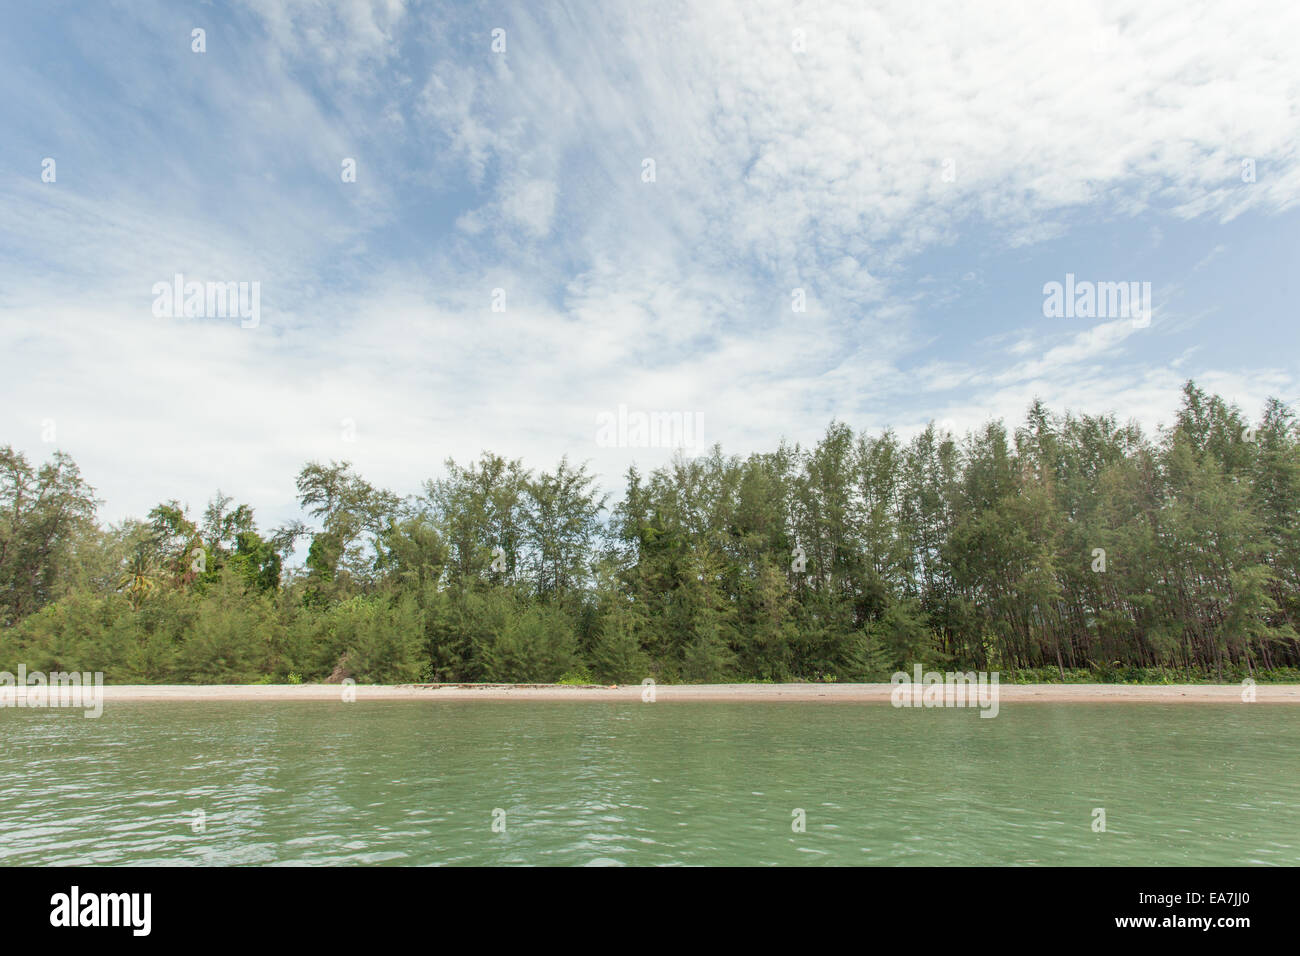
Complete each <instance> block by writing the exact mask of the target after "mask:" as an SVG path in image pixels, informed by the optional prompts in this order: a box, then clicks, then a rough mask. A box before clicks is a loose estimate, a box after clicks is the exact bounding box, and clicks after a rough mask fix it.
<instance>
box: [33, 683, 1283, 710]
mask: <svg viewBox="0 0 1300 956" xmlns="http://www.w3.org/2000/svg"><path fill="white" fill-rule="evenodd" d="M350 689H351V690H353V691H355V699H356V700H357V701H398V700H405V701H412V700H419V701H425V700H428V701H436V700H447V701H475V700H478V701H503V700H532V701H592V702H594V701H605V702H609V703H640V702H641V695H642V690H643V688H642V687H641V685H639V684H623V685H618V686H610V685H599V684H597V685H561V684H358V685H356V686H355V687H352V688H350ZM893 689H894V688H893V685H891V684H657V685H655V688H654V692H655V702H656V703H673V702H681V703H685V702H690V701H697V702H699V701H709V702H734V703H761V702H774V701H779V702H786V703H804V702H806V703H857V704H872V703H889V701H890V692H891V691H892V690H893ZM17 690H18V691H19V693H18V695H17V696H18V697H20V698H21V697H23V696H25V695H24V694H23V693H22V688H17ZM344 690H345V688H344V686H343V685H341V684H105V685H104V686H103V688H102V692H103V700H104V702H105V703H116V702H163V701H180V702H202V701H338V702H342V701H343V692H344ZM1241 693H1242V687H1241V685H1240V684H1150V685H1143V684H1001V685H999V687H998V695H999V699H1000V702H1001V703H1002V704H1004V705H1005V704H1020V703H1050V704H1063V703H1084V704H1090V703H1200V704H1208V703H1216V704H1240V703H1242V702H1243V701H1242V699H1241ZM1255 697H1256V700H1255V702H1256V703H1273V704H1278V703H1284V704H1300V684H1257V685H1256V686H1255Z"/></svg>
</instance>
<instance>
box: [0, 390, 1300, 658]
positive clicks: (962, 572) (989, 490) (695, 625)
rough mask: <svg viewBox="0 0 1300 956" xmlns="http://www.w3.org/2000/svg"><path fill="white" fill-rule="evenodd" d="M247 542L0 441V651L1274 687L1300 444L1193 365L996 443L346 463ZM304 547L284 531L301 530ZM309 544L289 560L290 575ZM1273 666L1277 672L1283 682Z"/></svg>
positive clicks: (1299, 597) (1295, 554) (222, 506)
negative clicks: (103, 515) (106, 519)
mask: <svg viewBox="0 0 1300 956" xmlns="http://www.w3.org/2000/svg"><path fill="white" fill-rule="evenodd" d="M297 488H298V495H299V504H300V505H301V507H302V512H303V517H304V521H294V522H292V523H290V524H289V525H287V526H285V527H282V528H277V529H273V530H268V531H261V530H259V529H258V527H257V523H256V520H255V515H254V512H253V509H252V508H251V507H250V506H248V505H245V504H238V503H236V502H234V501H233V500H232V499H231V498H229V497H228V496H226V495H223V494H222V493H221V492H220V491H218V492H217V493H216V495H215V496H214V497H213V499H212V500H211V501H210V502H209V503H208V505H207V506H206V507H205V508H204V509H203V511H202V513H201V515H200V516H199V517H198V518H192V517H191V516H190V515H189V514H188V513H187V511H186V508H185V507H184V506H182V505H181V504H180V503H179V502H177V501H175V500H168V501H164V502H162V503H160V504H158V505H157V506H156V507H155V508H153V509H152V510H150V512H149V513H148V515H147V516H146V518H145V519H144V520H141V521H134V520H133V521H126V522H123V523H122V524H119V525H114V526H110V527H106V528H104V527H99V526H98V525H97V524H96V523H95V520H94V516H95V506H96V502H95V500H94V493H93V489H91V488H90V487H89V486H88V485H86V483H85V482H84V481H83V480H82V479H81V476H80V474H79V472H78V470H77V468H76V465H75V464H74V463H73V462H72V461H71V459H70V458H68V457H67V456H66V455H63V454H62V453H56V454H55V455H54V456H53V458H52V459H51V460H50V461H49V462H48V463H46V464H44V465H40V466H33V465H32V464H30V463H29V462H28V461H27V459H26V458H25V457H24V456H23V455H22V454H20V453H19V452H16V451H14V450H13V449H12V448H0V667H7V668H8V669H10V670H13V669H15V668H16V666H17V664H18V663H25V664H27V666H28V667H29V668H33V669H36V668H40V669H45V670H60V669H64V670H66V669H74V668H75V669H82V670H102V671H104V673H105V676H106V677H107V679H109V680H114V681H142V682H156V681H250V682H284V681H291V682H292V681H297V680H303V681H325V680H340V679H342V678H344V677H352V678H354V679H356V680H358V681H367V682H369V681H379V682H400V681H414V680H422V681H529V682H531V681H538V682H548V681H555V680H564V681H570V682H586V681H592V680H599V681H603V682H617V683H639V682H640V681H641V680H643V679H645V678H646V677H654V678H655V679H656V680H659V681H674V680H687V681H790V680H807V681H832V680H836V681H842V680H888V677H889V675H890V673H892V672H893V671H894V670H897V669H909V668H910V667H911V666H912V665H915V664H917V663H920V664H922V665H924V666H925V667H927V668H945V667H951V668H960V669H963V670H970V669H982V670H998V671H1001V672H1003V673H1004V675H1005V676H1004V679H1006V680H1012V681H1028V680H1034V681H1051V680H1055V681H1067V682H1069V681H1080V680H1100V681H1107V682H1134V681H1139V682H1147V683H1149V682H1155V683H1170V682H1174V681H1183V680H1216V681H1239V680H1241V679H1243V678H1244V677H1254V678H1255V679H1256V680H1270V679H1285V675H1292V676H1291V678H1290V679H1294V675H1296V674H1297V673H1298V671H1297V669H1298V668H1300V636H1298V632H1297V628H1298V627H1300V505H1298V504H1297V503H1298V502H1300V430H1298V429H1297V425H1296V420H1295V416H1294V414H1293V413H1292V411H1291V410H1290V409H1289V408H1288V407H1287V406H1286V405H1284V404H1282V403H1280V402H1277V401H1274V400H1270V401H1269V403H1268V404H1267V405H1266V407H1265V409H1264V413H1263V416H1262V417H1261V419H1260V420H1259V422H1258V423H1257V424H1256V425H1255V426H1254V427H1251V428H1248V427H1247V421H1246V419H1245V417H1244V416H1243V415H1242V413H1241V412H1240V411H1239V410H1237V409H1236V408H1234V407H1232V406H1230V405H1228V404H1227V403H1225V402H1224V401H1223V400H1222V399H1221V398H1219V397H1217V396H1213V395H1209V394H1207V393H1205V392H1203V391H1202V390H1200V389H1199V388H1197V387H1196V386H1195V385H1194V384H1193V383H1190V382H1189V383H1187V385H1186V386H1185V388H1184V390H1183V395H1182V406H1181V408H1180V410H1179V413H1178V415H1177V417H1176V420H1175V422H1174V425H1173V426H1172V427H1171V428H1169V429H1167V430H1163V431H1161V432H1160V433H1159V434H1158V435H1157V436H1154V437H1148V436H1145V435H1143V434H1142V432H1141V430H1140V429H1139V428H1137V427H1136V426H1135V425H1131V424H1128V425H1126V424H1121V423H1119V422H1117V421H1115V420H1114V419H1113V418H1111V417H1107V416H1096V417H1090V416H1075V415H1070V414H1066V415H1053V414H1052V413H1051V412H1049V411H1048V410H1047V409H1046V408H1045V407H1044V406H1043V405H1042V404H1041V403H1039V402H1035V403H1033V405H1031V407H1030V408H1029V410H1028V413H1027V415H1026V418H1025V422H1024V423H1023V424H1022V425H1021V426H1020V427H1019V428H1016V429H1014V430H1011V429H1009V428H1008V427H1007V426H1006V425H1005V424H1003V423H1002V422H991V423H988V424H987V425H986V426H985V427H983V428H981V429H979V430H978V431H976V432H974V433H971V434H968V435H966V436H964V437H962V438H957V437H955V436H953V435H950V434H947V433H945V432H943V431H941V430H939V429H937V428H936V427H934V426H933V425H931V426H929V427H927V428H925V429H923V430H922V431H921V432H920V433H918V434H917V435H915V437H913V438H912V439H911V440H910V441H906V442H904V441H903V440H901V439H900V438H898V437H897V436H895V435H894V434H893V433H891V432H885V433H884V434H881V435H877V436H866V435H855V434H854V432H853V431H852V429H851V428H849V426H847V425H846V424H844V423H842V422H832V423H831V425H830V426H829V427H828V429H827V431H826V434H825V435H824V437H823V438H822V439H821V440H820V441H819V442H817V443H816V444H815V445H814V446H813V447H811V448H806V449H805V448H800V447H798V446H790V445H788V444H782V445H780V446H779V447H778V448H777V449H776V450H775V451H772V452H768V453H762V454H753V455H750V456H748V457H746V458H743V459H742V458H736V457H728V456H726V455H724V454H723V453H722V451H721V450H720V449H719V448H716V447H715V448H714V449H712V450H711V451H710V452H709V453H708V454H705V455H702V456H700V457H698V458H695V459H687V458H684V457H681V456H678V457H677V458H675V459H674V460H672V461H671V462H669V463H668V464H667V465H665V466H663V467H661V468H658V469H655V470H654V471H652V472H650V473H649V474H642V473H641V472H639V471H638V470H637V469H635V468H633V469H630V470H629V471H628V473H627V476H626V486H625V491H624V493H623V495H622V499H621V500H620V501H619V502H618V503H617V504H615V505H614V506H613V508H612V509H611V510H610V511H609V513H608V521H602V515H603V513H604V510H605V499H604V497H603V496H602V495H601V494H600V493H599V491H598V488H597V482H596V479H595V477H594V476H593V475H592V474H590V473H589V472H588V470H587V466H586V465H576V466H575V465H571V464H570V463H569V462H568V461H567V460H563V461H561V462H560V463H559V464H558V466H557V467H556V468H555V469H554V470H552V471H541V472H537V473H534V472H532V471H529V470H527V469H525V468H524V467H523V465H522V464H521V463H520V462H519V461H513V460H509V459H505V458H502V457H499V456H496V455H493V454H490V453H484V454H483V455H482V456H480V458H479V460H478V461H475V462H473V463H471V464H469V465H468V466H460V465H457V464H456V463H455V462H450V461H449V462H447V465H446V471H445V475H444V476H443V477H442V478H439V479H437V480H432V481H428V482H426V483H425V484H424V486H423V491H422V494H421V495H420V496H418V497H413V498H410V499H407V500H405V501H403V500H401V499H400V498H398V497H397V496H396V495H395V494H393V493H392V492H390V491H387V490H385V489H381V488H377V487H375V486H372V485H371V484H369V483H368V482H367V481H366V480H365V479H364V478H362V477H361V476H360V475H358V474H357V473H356V472H355V471H353V469H352V466H351V465H350V464H349V463H347V462H331V463H329V464H321V463H318V462H311V463H309V464H307V465H306V466H305V467H304V468H303V469H302V471H301V472H300V473H299V475H298V476H297ZM299 542H301V545H300V544H299ZM299 561H300V562H301V565H300V566H299V565H298V564H297V562H299ZM1277 675H1283V678H1279V677H1278V676H1277Z"/></svg>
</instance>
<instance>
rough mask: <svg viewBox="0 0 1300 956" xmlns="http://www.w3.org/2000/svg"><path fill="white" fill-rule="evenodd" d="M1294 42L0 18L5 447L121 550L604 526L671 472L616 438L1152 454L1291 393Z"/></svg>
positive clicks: (965, 8) (828, 13)
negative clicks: (1059, 414)
mask: <svg viewBox="0 0 1300 956" xmlns="http://www.w3.org/2000/svg"><path fill="white" fill-rule="evenodd" d="M1049 7H1050V9H1049ZM1298 9H1300V8H1297V5H1295V4H1291V3H1281V2H1277V3H1259V4H1245V5H1233V6H1231V7H1228V6H1225V5H1214V4H1200V3H1190V4H1189V3H1182V2H1179V3H1150V2H1148V3H1133V4H1127V3H1104V4H1091V3H1082V2H1080V3H1073V4H1066V5H1040V4H1035V3H1029V2H1023V3H1022V2H1008V3H1002V4H971V3H952V4H946V3H934V4H926V5H925V7H924V10H922V8H921V7H920V6H918V5H917V4H916V3H914V2H906V3H886V4H866V5H864V4H861V3H856V2H854V3H813V2H803V3H784V4H777V3H711V2H702V3H689V4H687V3H683V4H673V3H656V4H644V3H626V4H624V3H588V4H585V5H561V4H558V3H548V4H514V5H511V4H505V5H474V4H432V3H404V2H401V0H385V2H373V3H364V2H353V3H339V4H331V3H324V2H296V0H283V2H271V0H267V2H259V3H248V4H243V3H233V4H209V3H195V4H186V3H150V2H132V3H120V4H118V3H107V4H102V3H51V4H45V5H39V6H26V7H19V8H17V9H15V10H12V11H9V12H8V13H7V22H6V28H5V30H4V31H3V33H0V84H2V86H3V88H2V89H0V217H2V220H3V222H4V229H3V231H0V426H3V429H2V431H0V441H2V442H10V443H12V444H14V445H15V446H16V447H18V448H21V449H23V450H24V451H26V452H28V453H29V454H30V455H31V456H33V457H35V458H44V457H46V456H47V455H48V453H49V452H50V451H51V450H52V449H53V448H54V447H60V448H63V449H65V450H67V451H68V452H70V453H71V454H73V456H74V457H75V458H76V459H77V460H78V462H79V463H80V464H81V465H82V467H83V470H84V471H85V473H86V475H87V477H88V478H89V480H90V481H91V482H92V483H93V484H94V485H96V487H97V488H98V489H99V491H100V494H101V496H102V497H103V498H104V499H105V502H106V505H105V510H104V513H105V514H106V515H107V516H109V517H111V518H120V517H123V516H126V515H128V514H136V515H139V514H143V513H144V512H145V511H147V510H148V508H149V507H151V506H152V505H153V504H154V503H156V502H157V501H158V500H159V499H160V498H163V497H173V496H174V497H179V498H181V499H182V500H183V501H188V502H189V503H190V504H191V505H192V507H194V508H195V509H197V508H199V507H201V505H202V503H203V502H204V501H205V500H206V499H207V497H208V496H209V495H210V494H211V493H212V492H213V491H214V490H215V489H216V488H218V487H220V488H221V489H222V490H224V491H225V492H226V493H228V494H232V495H234V496H235V497H236V498H237V499H239V500H245V501H249V502H250V503H253V504H254V505H256V506H259V513H260V516H261V518H262V519H263V521H264V523H268V524H269V523H273V522H275V521H278V520H281V519H283V518H284V517H286V516H288V514H289V513H290V512H291V511H292V510H293V509H292V500H293V493H294V489H293V476H294V474H295V473H296V471H297V469H298V468H299V467H300V466H301V465H302V463H303V462H305V461H306V460H309V459H321V460H324V459H330V458H339V459H341V458H347V459H350V460H352V461H353V462H355V463H356V464H357V465H358V467H359V468H360V469H361V470H362V472H363V473H364V474H366V475H367V477H369V478H371V479H372V480H373V481H376V482H377V483H381V484H385V485H388V486H390V487H392V488H393V489H394V490H396V491H398V492H401V493H407V492H413V491H415V490H417V488H418V485H419V483H420V481H421V480H423V479H424V478H427V477H430V476H433V475H436V474H438V473H439V472H440V471H441V463H442V461H443V460H444V459H445V458H446V457H447V456H453V457H456V458H457V459H459V460H464V459H466V458H469V457H472V456H476V455H477V454H478V452H479V451H480V450H482V449H492V450H494V451H497V452H500V453H503V454H507V455H510V456H512V457H513V456H519V457H522V458H524V460H525V462H526V464H528V465H530V466H532V467H550V466H552V465H553V464H554V462H555V461H556V460H557V459H558V458H559V457H560V456H561V455H563V454H567V455H569V456H570V458H571V459H576V460H580V461H590V462H591V464H592V467H593V468H594V469H595V470H596V471H597V472H599V473H600V474H601V476H602V479H603V480H604V482H605V483H606V485H607V486H608V487H609V488H611V490H616V489H617V488H618V487H619V484H620V482H619V475H620V473H621V472H622V471H623V469H624V468H625V467H626V466H627V465H628V464H629V463H630V462H632V461H636V462H638V463H639V464H641V465H642V466H645V467H651V466H654V465H656V464H659V463H661V462H663V461H666V460H667V459H668V458H669V457H670V455H671V454H672V451H671V450H670V449H668V448H609V447H603V446H602V445H601V444H600V443H598V442H597V441H596V435H597V429H596V422H597V418H598V416H600V415H601V414H602V413H608V412H611V411H613V410H615V409H617V408H618V406H619V405H626V406H627V407H629V408H630V409H633V410H644V411H647V412H654V411H681V412H688V413H691V414H694V415H698V416H700V421H701V423H702V424H701V429H700V430H701V432H702V434H703V436H704V438H705V439H706V440H707V441H708V442H712V441H719V442H721V443H722V445H723V447H724V449H725V450H727V451H730V452H735V453H740V454H744V453H747V452H750V451H755V450H766V449H770V448H772V447H774V446H775V444H776V443H777V441H778V440H779V439H781V438H782V437H784V438H788V439H790V440H793V441H801V442H804V443H808V442H811V441H815V440H816V438H817V437H818V435H820V434H821V432H822V431H824V429H825V427H826V425H827V423H828V422H829V421H830V420H831V419H832V418H840V419H843V420H845V421H848V422H849V423H851V424H852V425H854V426H855V427H856V428H863V429H869V430H878V429H882V428H885V427H892V428H894V429H896V430H897V431H898V432H899V433H900V434H902V435H903V436H904V437H906V436H908V435H910V434H912V433H914V432H915V431H916V430H917V429H919V428H921V427H923V426H924V424H925V423H926V422H928V421H931V420H934V421H936V422H939V423H940V424H942V425H943V426H945V427H948V428H952V429H953V430H955V431H956V432H957V433H958V434H960V433H962V432H963V431H965V430H966V429H969V428H972V427H975V426H977V425H978V424H979V423H981V422H982V421H984V420H985V419H987V418H989V417H1004V418H1006V419H1008V420H1009V421H1011V422H1016V421H1018V420H1020V418H1021V417H1022V415H1023V412H1024V409H1025V407H1026V406H1027V405H1028V403H1029V402H1030V401H1031V400H1032V399H1033V398H1034V397H1041V398H1042V399H1043V400H1045V401H1046V402H1048V403H1049V405H1051V406H1052V407H1054V408H1057V409H1061V408H1067V407H1068V408H1071V409H1073V410H1076V411H1084V412H1114V413H1116V414H1118V415H1120V416H1121V417H1122V418H1130V417H1131V418H1135V419H1137V420H1138V421H1140V422H1142V423H1143V424H1144V425H1146V426H1148V427H1154V426H1155V425H1157V424H1158V423H1160V422H1162V421H1168V420H1169V418H1170V415H1171V412H1172V410H1173V408H1174V407H1175V406H1176V403H1177V399H1178V395H1177V391H1178V387H1179V384H1180V383H1181V381H1182V380H1184V379H1186V378H1188V377H1192V378H1196V379H1197V380H1198V381H1199V382H1201V383H1202V384H1203V385H1205V386H1207V387H1209V388H1212V389H1215V390H1218V391H1220V392H1222V393H1223V394H1225V395H1226V396H1227V397H1228V398H1230V399H1232V400H1234V401H1236V402H1238V403H1240V404H1241V405H1242V407H1243V408H1244V409H1245V410H1247V411H1248V412H1250V413H1251V414H1255V413H1257V412H1258V410H1259V407H1260V406H1261V404H1262V402H1263V401H1264V399H1265V398H1266V397H1267V396H1269V395H1276V396H1278V397H1281V398H1284V399H1287V400H1290V399H1300V365H1298V362H1297V355H1300V349H1298V348H1297V346H1298V345H1300V331H1298V330H1297V323H1296V320H1295V315H1294V310H1293V308H1292V304H1293V302H1294V301H1295V293H1296V291H1297V289H1296V279H1295V273H1296V268H1295V266H1296V263H1297V250H1300V208H1298V206H1297V200H1298V199H1300V155H1298V153H1297V151H1298V149H1300V146H1298V144H1300V135H1297V134H1300V129H1298V127H1300V115H1298V110H1300V105H1298V104H1300V70H1297V69H1296V68H1295V50H1296V48H1297V46H1298V45H1300V43H1298V41H1300V12H1297V11H1298ZM196 28H200V29H203V30H204V31H205V41H206V51H205V52H202V53H196V52H194V51H193V50H192V31H193V30H194V29H196ZM494 29H501V30H504V31H505V32H504V37H505V50H504V52H497V51H494V50H493V48H492V45H493V30H494ZM46 158H52V159H54V161H55V163H56V167H55V168H56V178H55V181H54V182H44V181H42V168H43V167H42V163H43V161H44V160H45V159H46ZM348 158H351V159H355V161H356V166H357V177H356V181H355V182H344V181H343V180H342V177H341V175H340V172H341V166H342V163H343V161H344V160H345V159H348ZM646 159H653V160H654V168H655V177H654V181H653V182H646V181H645V179H644V177H643V170H644V168H645V167H644V161H645V160H646ZM1244 159H1249V160H1251V161H1252V162H1253V163H1254V167H1255V178H1254V181H1253V182H1245V181H1243V178H1242V161H1243V160H1244ZM176 273H183V274H184V275H185V276H186V277H187V278H190V279H194V280H197V281H219V282H229V281H234V282H241V281H247V282H254V281H255V282H258V283H259V284H260V289H261V317H260V319H261V320H260V323H259V324H258V326H257V327H256V328H241V324H240V322H239V321H238V319H237V318H234V319H232V318H229V317H224V316H205V317H190V318H183V317H161V318H160V317H158V316H156V315H154V314H153V311H152V310H151V304H152V302H153V295H152V292H151V289H152V287H153V285H154V284H155V283H156V282H159V281H170V280H171V278H172V276H173V275H174V274H176ZM1066 273H1073V274H1075V275H1076V276H1077V277H1078V278H1079V279H1081V280H1092V281H1102V282H1118V281H1126V282H1127V281H1141V282H1150V283H1151V287H1152V290H1153V315H1152V321H1151V324H1150V326H1149V327H1145V328H1138V327H1135V326H1134V324H1133V323H1132V322H1131V321H1129V320H1127V319H1123V318H1115V317H1110V316H1100V317H1096V318H1074V319H1049V318H1045V317H1044V315H1043V311H1042V305H1043V285H1044V284H1045V283H1047V282H1052V281H1063V280H1064V277H1065V275H1066ZM495 289H501V290H504V294H505V303H506V306H505V311H503V312H501V311H497V312H494V311H493V310H492V308H491V304H492V301H493V299H492V297H493V290H495ZM794 289H803V290H804V292H805V296H806V300H807V309H806V311H804V312H794V311H792V307H791V306H792V292H793V290H794ZM344 422H350V423H351V426H350V428H349V427H345V426H344V425H343V423H344Z"/></svg>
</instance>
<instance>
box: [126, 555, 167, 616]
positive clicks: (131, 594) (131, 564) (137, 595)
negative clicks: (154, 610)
mask: <svg viewBox="0 0 1300 956" xmlns="http://www.w3.org/2000/svg"><path fill="white" fill-rule="evenodd" d="M117 589H118V590H119V591H125V592H126V594H127V597H128V598H129V599H130V601H131V607H132V608H133V609H135V610H137V611H138V610H140V605H141V604H143V603H144V600H145V598H147V597H148V596H149V595H150V594H152V593H153V592H154V591H156V590H157V589H158V566H157V565H156V564H155V563H154V561H153V559H152V558H151V557H149V555H147V554H145V552H143V551H137V552H136V553H135V554H134V555H132V556H131V558H130V560H128V561H127V563H126V568H125V569H124V570H123V572H122V576H121V577H120V578H118V580H117Z"/></svg>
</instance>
